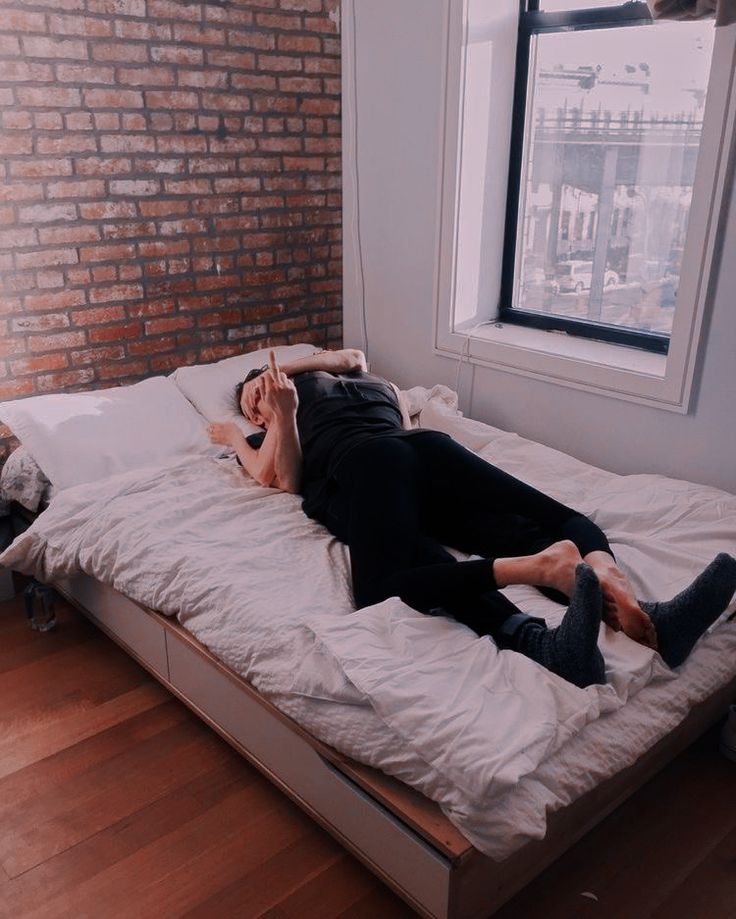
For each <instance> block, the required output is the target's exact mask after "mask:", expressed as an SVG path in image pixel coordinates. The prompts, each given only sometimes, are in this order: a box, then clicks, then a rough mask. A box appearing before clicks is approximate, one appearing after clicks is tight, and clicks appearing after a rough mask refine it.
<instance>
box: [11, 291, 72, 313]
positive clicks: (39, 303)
mask: <svg viewBox="0 0 736 919" xmlns="http://www.w3.org/2000/svg"><path fill="white" fill-rule="evenodd" d="M84 301H85V293H84V291H83V290H64V291H59V292H58V293H46V294H34V295H33V296H27V297H26V298H25V300H24V302H23V306H24V308H25V309H27V310H39V311H41V310H46V311H49V310H60V309H66V308H67V307H70V306H83V305H84Z"/></svg>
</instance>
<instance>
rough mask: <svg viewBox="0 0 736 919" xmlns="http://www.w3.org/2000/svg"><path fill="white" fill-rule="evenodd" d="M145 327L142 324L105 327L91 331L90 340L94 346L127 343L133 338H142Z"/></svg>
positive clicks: (133, 323)
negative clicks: (111, 342)
mask: <svg viewBox="0 0 736 919" xmlns="http://www.w3.org/2000/svg"><path fill="white" fill-rule="evenodd" d="M142 333H143V325H142V324H141V323H140V322H125V323H119V324H118V325H104V326H100V327H99V328H96V329H90V330H89V340H90V342H92V343H93V344H99V343H100V342H110V341H127V340H128V339H131V338H140V337H141V335H142Z"/></svg>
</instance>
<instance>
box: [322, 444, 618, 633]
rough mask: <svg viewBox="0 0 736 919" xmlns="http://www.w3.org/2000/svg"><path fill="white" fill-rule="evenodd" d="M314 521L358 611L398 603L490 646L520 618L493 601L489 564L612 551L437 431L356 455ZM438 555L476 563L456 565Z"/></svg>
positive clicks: (576, 520) (551, 503) (561, 508)
mask: <svg viewBox="0 0 736 919" xmlns="http://www.w3.org/2000/svg"><path fill="white" fill-rule="evenodd" d="M318 517H319V519H320V520H321V522H322V523H324V524H325V525H326V526H327V527H328V529H329V530H330V531H331V532H332V533H333V534H334V535H335V536H337V538H338V539H340V540H341V541H342V542H344V543H346V544H347V545H348V546H349V548H350V563H351V568H352V578H353V593H354V596H355V602H356V605H357V607H358V608H361V607H363V606H368V605H370V604H373V603H378V602H380V601H381V600H385V599H386V598H387V597H393V596H398V597H400V598H401V599H402V600H403V601H404V602H405V603H407V604H408V605H409V606H411V607H413V608H414V609H416V610H419V611H420V612H424V613H427V612H433V611H436V610H441V611H442V612H447V613H449V614H450V615H452V616H454V617H455V618H456V619H458V620H460V621H461V622H464V623H465V624H466V625H468V626H470V627H471V628H472V629H474V630H475V631H476V632H477V633H478V634H479V635H492V636H494V637H496V638H498V637H499V635H500V634H501V632H500V629H501V626H502V625H503V623H504V622H506V621H507V620H508V618H509V617H510V616H512V615H514V614H518V613H519V612H520V611H519V610H518V609H517V607H515V606H514V604H513V603H511V602H510V601H509V600H508V599H507V598H506V597H504V596H503V594H501V593H499V592H498V590H497V587H496V584H495V581H494V579H493V570H492V564H491V563H489V561H488V559H491V560H492V559H494V558H497V557H508V556H515V555H531V554H533V553H534V552H538V551H540V549H542V548H545V547H546V546H549V545H551V544H552V543H554V542H557V541H558V540H560V539H571V540H572V541H573V542H574V543H575V544H576V545H577V547H578V549H579V551H580V553H581V554H582V555H585V554H587V553H588V552H591V551H593V550H594V549H602V550H605V551H607V552H610V547H609V545H608V540H607V539H606V537H605V536H604V535H603V533H602V532H601V530H600V529H599V528H598V527H597V526H596V525H595V524H594V523H593V522H592V521H590V520H588V518H587V517H584V516H583V515H582V514H579V513H578V512H577V511H574V510H572V509H571V508H569V507H566V506H565V505H563V504H560V503H559V502H558V501H555V500H553V499H552V498H550V497H548V496H547V495H545V494H543V493H542V492H540V491H537V490H536V489H534V488H531V487H530V486H529V485H526V484H525V483H524V482H521V481H519V480H518V479H515V478H514V477H513V476H510V475H508V474H507V473H505V472H503V471H502V470H500V469H497V468H496V467H495V466H492V465H491V464H490V463H488V462H486V461H485V460H483V459H481V458H480V457H478V456H476V455H475V454H474V453H472V452H471V451H469V450H466V449H465V448H464V447H462V446H461V445H460V444H458V443H456V442H455V441H454V440H452V439H451V438H450V437H448V436H447V435H446V434H441V433H439V432H436V431H422V432H418V433H415V434H412V435H411V436H407V437H390V436H389V437H377V438H375V439H374V440H370V441H367V442H366V443H364V444H361V445H359V446H357V447H355V448H354V449H353V450H352V451H351V452H350V453H349V454H348V455H347V456H346V457H345V458H344V460H343V461H342V462H341V464H340V465H339V467H338V469H337V471H336V473H335V476H334V479H333V481H332V483H331V490H330V494H329V497H328V499H327V501H326V504H325V507H324V511H323V512H322V513H320V514H319V515H318ZM444 546H452V547H453V548H455V549H459V550H461V551H463V552H467V553H470V554H474V555H482V556H483V557H484V558H483V560H481V561H478V560H473V561H465V562H458V561H456V560H455V559H454V558H453V556H452V555H450V553H449V552H447V550H446V549H444V548H443V547H444ZM552 593H554V594H556V592H552ZM555 599H560V600H562V599H564V598H563V597H562V595H561V594H556V595H555Z"/></svg>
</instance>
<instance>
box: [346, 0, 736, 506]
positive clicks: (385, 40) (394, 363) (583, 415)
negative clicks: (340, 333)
mask: <svg viewBox="0 0 736 919" xmlns="http://www.w3.org/2000/svg"><path fill="white" fill-rule="evenodd" d="M353 5H354V7H355V10H354V11H355V14H356V15H355V33H354V35H355V47H356V60H357V70H356V74H357V102H358V105H357V114H358V126H357V145H358V151H359V156H358V167H359V169H358V173H357V175H358V176H359V188H360V211H359V214H360V231H361V233H360V235H361V239H362V251H363V266H364V278H365V308H366V324H367V330H368V352H369V358H370V360H371V363H372V369H373V370H374V371H376V372H378V373H381V374H384V375H385V376H388V377H390V378H391V379H394V380H395V381H396V382H397V383H399V384H400V385H401V386H411V385H415V384H423V385H431V384H433V383H438V382H441V383H446V384H448V385H451V386H453V385H454V383H455V378H456V372H457V362H456V361H455V360H452V359H449V358H446V357H443V356H440V355H435V354H433V353H432V347H433V322H434V309H435V302H434V298H435V282H436V274H437V251H438V219H439V200H438V189H439V177H440V171H441V168H442V163H441V136H442V119H443V105H442V86H443V74H442V61H443V59H444V48H443V47H442V37H443V32H444V28H443V27H444V17H445V16H446V3H445V0H354V4H353ZM346 6H347V4H346ZM344 23H345V28H346V35H345V40H344V46H345V47H346V53H345V57H344V61H343V63H344V69H345V71H347V70H348V69H349V68H350V67H351V66H352V64H351V60H350V57H351V55H350V51H349V46H350V44H351V40H352V34H353V33H352V31H351V16H350V10H349V8H348V9H346V16H345V19H344ZM346 85H349V80H347V79H346ZM346 106H347V109H348V114H347V117H346V119H345V124H346V131H347V132H348V134H346V137H345V157H346V163H345V182H344V188H345V198H346V204H345V221H344V227H345V288H344V301H345V315H344V330H345V343H346V346H360V345H361V344H362V328H361V315H360V314H361V299H362V295H361V285H360V283H359V273H358V270H357V260H356V251H355V241H356V233H355V222H354V221H355V211H354V203H355V173H354V166H353V165H352V164H351V162H350V157H351V150H352V146H353V143H354V138H353V136H352V135H351V134H350V133H349V132H350V125H351V123H352V120H351V118H350V117H349V109H350V106H351V100H350V99H346ZM732 178H733V177H732ZM722 252H723V256H722V258H721V259H720V270H718V274H717V276H714V277H713V279H712V288H711V298H712V302H711V303H710V304H709V309H708V318H707V319H706V333H705V338H706V340H705V348H704V353H703V355H702V358H701V361H700V364H699V370H698V373H697V376H696V384H695V396H694V398H693V400H692V405H691V409H690V413H689V414H688V415H678V414H675V413H672V412H668V411H661V410H658V409H654V408H648V407H645V406H641V405H637V404H634V403H629V402H623V401H620V400H617V399H613V398H609V397H604V396H599V395H595V394H591V393H587V392H583V391H578V390H574V389H569V388H566V387H562V386H557V385H554V384H550V383H543V382H539V381H536V380H532V379H529V378H525V377H521V376H516V375H512V374H508V373H504V372H500V371H495V370H493V369H490V368H488V367H482V366H471V365H464V366H463V368H462V375H461V385H460V392H461V407H462V408H463V410H464V411H465V412H466V414H470V415H472V417H474V418H479V419H481V420H483V421H487V422H490V423H491V424H494V425H496V426H497V427H501V428H504V429H507V430H514V431H518V432H519V433H520V434H522V435H524V436H525V437H530V438H532V439H534V440H538V441H541V442H542V443H546V444H549V445H550V446H552V447H556V448H558V449H560V450H565V451H566V452H569V453H572V454H574V455H576V456H578V457H580V458H581V459H584V460H587V461H588V462H591V463H594V464H596V465H599V466H603V467H605V468H607V469H612V470H614V471H616V472H620V473H637V472H659V473H664V474H666V475H671V476H675V477H678V478H685V479H690V480H693V481H697V482H702V483H706V484H712V485H715V486H718V487H720V488H724V489H727V490H729V491H732V492H736V193H734V190H733V181H732V194H731V205H730V209H729V213H728V217H727V221H726V224H725V233H724V237H723V247H722Z"/></svg>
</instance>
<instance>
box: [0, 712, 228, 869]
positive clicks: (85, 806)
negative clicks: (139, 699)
mask: <svg viewBox="0 0 736 919" xmlns="http://www.w3.org/2000/svg"><path fill="white" fill-rule="evenodd" d="M222 755H223V751H222V748H221V747H220V745H219V743H218V742H217V739H216V738H215V737H214V736H213V735H212V734H211V733H210V732H203V731H202V729H201V727H200V725H198V724H195V723H193V722H191V721H189V720H187V721H184V722H181V723H180V724H177V725H175V726H174V727H171V728H168V729H166V730H164V731H162V732H161V733H159V734H156V735H154V736H153V737H150V738H147V739H146V740H145V741H142V742H140V743H139V744H137V745H136V746H135V747H133V748H131V749H129V750H125V751H123V752H122V753H119V754H118V755H117V756H114V757H112V758H111V759H110V760H108V761H107V762H105V763H102V764H101V765H99V766H97V767H96V768H95V770H94V782H91V781H90V772H89V770H88V771H85V772H82V773H80V774H79V775H76V776H74V777H72V778H70V779H69V780H67V781H65V782H63V783H61V784H60V785H58V786H55V787H51V788H49V789H48V791H47V792H46V793H45V794H42V795H40V796H39V797H37V798H35V799H34V800H32V801H28V800H27V801H24V802H23V804H21V805H17V806H15V807H10V808H7V809H6V810H5V813H4V815H3V828H4V833H3V837H2V838H0V863H2V865H3V867H4V868H5V870H6V872H7V873H8V874H9V875H10V876H11V877H17V876H18V875H19V874H21V873H22V872H24V871H27V870H28V869H29V868H32V867H34V866H35V865H38V864H40V863H41V862H43V861H45V860H46V859H48V858H51V857H53V856H54V855H57V854H58V853H59V852H63V851H64V850H65V849H68V848H70V847H71V846H73V845H76V844H77V843H79V842H81V841H82V840H83V839H86V838H88V837H89V836H92V835H94V834H95V833H97V832H99V830H101V829H103V828H104V827H106V826H109V825H110V823H111V822H115V821H117V820H120V819H122V818H123V817H126V816H128V815H129V814H131V813H134V812H135V811H136V810H139V809H140V808H141V807H143V806H145V805H146V804H148V803H150V802H151V801H153V800H155V799H156V798H159V797H161V796H162V795H164V794H166V793H167V792H168V791H170V790H171V788H172V786H175V785H176V783H177V770H178V769H182V770H184V771H185V772H187V773H188V774H189V775H190V776H196V775H198V774H199V773H200V772H201V771H202V770H203V769H205V768H206V764H207V762H208V757H209V758H210V759H211V758H219V757H221V756H222ZM172 762H173V763H175V764H176V769H173V768H171V764H172Z"/></svg>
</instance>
